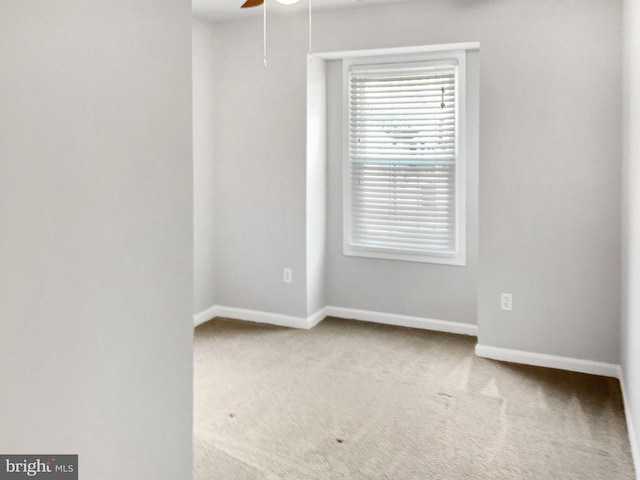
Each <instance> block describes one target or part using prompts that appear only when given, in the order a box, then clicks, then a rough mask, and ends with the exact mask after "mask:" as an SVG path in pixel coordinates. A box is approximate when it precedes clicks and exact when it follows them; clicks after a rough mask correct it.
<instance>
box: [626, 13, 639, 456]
mask: <svg viewBox="0 0 640 480" xmlns="http://www.w3.org/2000/svg"><path fill="white" fill-rule="evenodd" d="M624 19H625V26H624V31H625V33H624V65H625V70H624V105H625V109H624V116H623V118H624V139H623V150H624V164H623V166H624V169H623V177H622V178H623V179H624V190H623V191H624V198H623V212H624V215H623V230H622V231H623V251H622V254H623V255H622V257H623V265H624V266H625V268H624V271H623V292H624V295H623V328H622V369H623V372H624V377H625V384H626V385H625V386H626V389H627V405H626V407H627V413H628V414H630V418H628V419H627V420H628V421H630V422H633V423H632V430H633V433H634V434H635V445H634V444H633V443H632V447H635V451H634V454H635V461H636V468H638V466H640V444H638V440H639V439H638V437H637V435H638V434H640V135H639V132H640V1H638V0H625V8H624Z"/></svg>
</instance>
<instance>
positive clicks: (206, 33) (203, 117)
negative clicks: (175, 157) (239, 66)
mask: <svg viewBox="0 0 640 480" xmlns="http://www.w3.org/2000/svg"><path fill="white" fill-rule="evenodd" d="M214 52H215V44H214V36H213V25H211V24H210V23H208V22H205V21H203V20H198V19H194V20H193V179H194V182H193V221H194V225H193V230H194V239H193V245H194V252H193V258H194V272H193V273H194V278H193V279H194V285H193V288H194V313H199V312H201V311H203V310H205V309H207V308H209V307H212V306H213V305H215V303H216V275H215V268H214V263H215V252H216V239H215V212H216V210H217V209H216V208H215V195H214V191H215V162H214V157H213V151H214V145H215V138H216V131H215V128H214V114H215V111H216V101H215V89H214V66H215V58H214Z"/></svg>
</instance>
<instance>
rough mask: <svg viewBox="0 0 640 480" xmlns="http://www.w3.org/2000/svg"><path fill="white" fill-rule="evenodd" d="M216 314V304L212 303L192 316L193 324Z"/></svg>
mask: <svg viewBox="0 0 640 480" xmlns="http://www.w3.org/2000/svg"><path fill="white" fill-rule="evenodd" d="M217 316H218V306H217V305H214V306H212V307H209V308H207V309H205V310H203V311H201V312H200V313H196V314H195V315H194V316H193V326H194V327H197V326H198V325H202V324H203V323H205V322H208V321H209V320H211V319H212V318H215V317H217Z"/></svg>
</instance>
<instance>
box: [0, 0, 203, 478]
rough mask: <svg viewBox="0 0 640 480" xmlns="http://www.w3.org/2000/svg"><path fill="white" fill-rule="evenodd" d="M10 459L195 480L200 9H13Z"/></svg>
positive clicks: (5, 440) (135, 5)
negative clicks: (195, 116)
mask: <svg viewBox="0 0 640 480" xmlns="http://www.w3.org/2000/svg"><path fill="white" fill-rule="evenodd" d="M0 58H2V74H1V75H0V105H2V108H0V265H2V267H1V268H0V379H1V380H0V383H1V385H2V387H1V390H2V394H1V395H0V425H1V426H2V427H1V428H0V451H2V452H3V453H14V454H24V453H34V454H51V453H63V452H64V453H78V454H79V455H80V472H81V473H80V475H81V477H82V478H87V479H95V480H112V479H115V478H135V479H140V480H143V479H148V480H152V479H153V480H159V479H166V480H177V479H188V478H191V469H192V468H191V465H192V454H191V437H192V425H191V423H192V420H191V418H192V332H193V329H192V316H191V314H192V309H193V299H192V282H193V280H192V279H193V271H192V252H193V248H192V228H193V225H192V201H193V197H192V178H193V177H192V168H191V150H192V146H191V145H192V141H191V5H190V2H189V1H186V0H165V1H162V2H158V1H151V0H140V1H136V2H131V1H129V0H111V1H108V2H105V1H97V0H59V1H55V2H51V1H48V0H32V1H29V2H24V1H22V0H4V1H3V2H1V3H0Z"/></svg>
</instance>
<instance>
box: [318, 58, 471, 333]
mask: <svg viewBox="0 0 640 480" xmlns="http://www.w3.org/2000/svg"><path fill="white" fill-rule="evenodd" d="M467 56H468V58H467V62H466V63H467V68H466V70H467V87H468V88H467V95H466V98H467V102H466V105H465V108H466V112H467V115H466V120H467V121H466V125H467V128H465V131H466V133H467V135H466V136H465V138H466V145H465V150H466V152H467V159H466V166H467V168H466V170H467V175H466V180H467V181H466V184H467V185H466V187H467V188H466V195H465V198H466V217H467V218H466V220H467V228H466V230H467V238H466V248H467V263H466V266H464V267H459V266H451V265H436V264H428V263H418V262H404V261H393V260H381V259H370V258H362V257H353V256H345V255H343V253H342V251H343V179H342V172H343V162H344V158H343V143H342V142H343V135H344V115H343V98H344V97H343V84H342V83H343V65H342V62H341V61H331V62H329V63H328V66H329V68H328V75H327V78H328V89H327V91H328V115H327V118H328V152H329V154H328V169H329V182H328V195H327V201H328V229H327V231H328V254H327V259H328V262H327V298H328V303H329V305H333V306H336V305H337V306H341V307H347V308H356V309H361V310H373V311H377V312H388V313H394V314H400V315H409V316H414V317H421V318H430V319H436V320H447V321H452V322H461V323H469V324H475V323H476V312H477V305H476V298H477V276H478V168H477V167H478V88H479V81H478V80H479V65H478V57H479V55H478V52H477V51H470V52H469V53H468V55H467Z"/></svg>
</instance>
